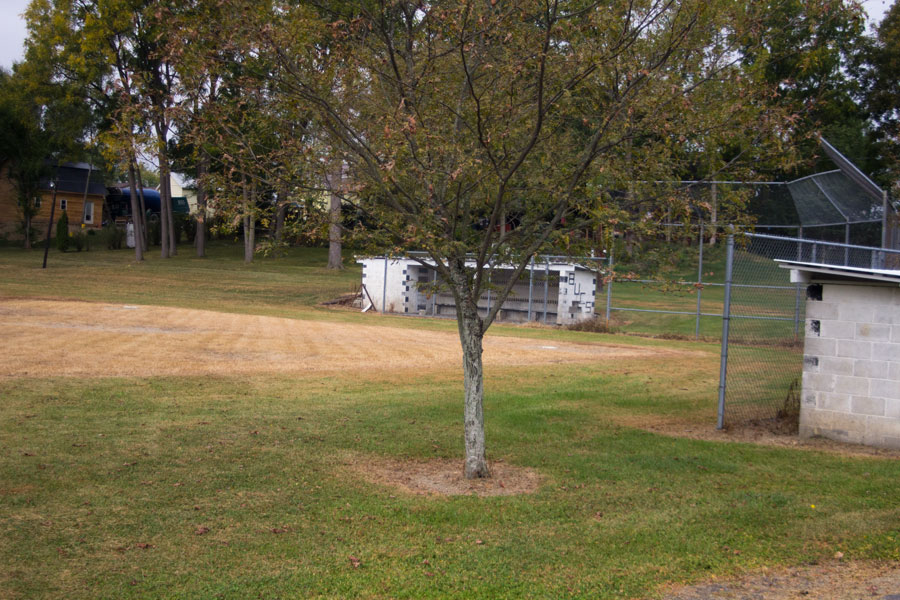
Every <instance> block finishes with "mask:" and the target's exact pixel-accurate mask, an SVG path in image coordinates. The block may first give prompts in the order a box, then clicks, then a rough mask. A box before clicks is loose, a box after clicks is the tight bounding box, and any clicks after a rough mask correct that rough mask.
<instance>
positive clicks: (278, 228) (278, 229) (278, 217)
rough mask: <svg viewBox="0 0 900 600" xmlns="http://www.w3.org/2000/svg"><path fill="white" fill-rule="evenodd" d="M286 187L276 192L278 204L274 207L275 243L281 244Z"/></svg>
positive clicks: (283, 186) (286, 204)
mask: <svg viewBox="0 0 900 600" xmlns="http://www.w3.org/2000/svg"><path fill="white" fill-rule="evenodd" d="M287 190H288V186H287V185H282V186H281V189H280V190H279V192H278V203H277V204H276V205H275V232H274V235H275V243H277V244H281V241H282V239H283V238H284V218H285V215H286V214H287V208H288V201H287V197H288V191H287Z"/></svg>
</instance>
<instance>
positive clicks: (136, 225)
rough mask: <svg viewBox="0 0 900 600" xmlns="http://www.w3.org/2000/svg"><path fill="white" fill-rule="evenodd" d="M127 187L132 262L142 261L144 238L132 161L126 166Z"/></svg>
mask: <svg viewBox="0 0 900 600" xmlns="http://www.w3.org/2000/svg"><path fill="white" fill-rule="evenodd" d="M128 185H129V186H130V187H131V226H132V228H133V229H132V232H133V234H134V260H136V261H137V262H141V261H142V260H144V238H143V235H142V234H141V215H140V210H139V209H140V206H139V203H138V195H137V191H136V190H135V189H134V187H135V177H134V161H133V160H132V161H131V162H130V163H129V164H128Z"/></svg>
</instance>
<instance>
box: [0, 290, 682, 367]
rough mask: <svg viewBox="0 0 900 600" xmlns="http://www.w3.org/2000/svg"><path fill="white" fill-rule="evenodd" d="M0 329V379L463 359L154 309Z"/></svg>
mask: <svg viewBox="0 0 900 600" xmlns="http://www.w3.org/2000/svg"><path fill="white" fill-rule="evenodd" d="M377 318H378V317H377V316H375V317H373V319H377ZM0 331H2V332H3V336H2V341H0V378H12V377H25V376H41V377H47V376H73V377H104V376H105V377H130V376H138V377H144V376H165V375H238V374H241V375H245V374H255V373H284V374H290V373H316V372H329V371H347V370H349V369H365V370H366V371H368V372H372V371H400V370H406V369H430V370H455V369H459V368H460V366H461V360H462V359H461V352H460V348H459V338H458V337H457V335H456V333H455V332H442V331H425V330H422V329H409V328H400V327H390V326H378V325H361V324H347V323H335V322H327V321H301V320H294V319H281V318H277V317H262V316H254V315H240V314H231V313H218V312H212V311H202V310H190V309H183V308H169V307H159V306H129V305H121V304H100V303H90V302H64V301H44V300H3V301H0ZM62 349H64V350H62ZM484 349H485V352H484V361H485V365H486V366H516V365H539V364H549V363H579V362H582V363H583V362H595V361H603V360H613V359H618V358H625V357H634V358H640V357H648V358H649V357H653V356H665V355H670V356H673V357H674V356H678V355H684V354H691V352H685V351H679V350H668V349H658V348H634V347H627V346H611V345H604V344H597V343H571V342H556V341H553V342H544V341H541V340H532V339H522V338H510V337H498V336H489V337H487V338H486V339H485V343H484ZM161 356H164V357H166V358H165V360H164V361H162V360H160V359H159V358H157V357H161Z"/></svg>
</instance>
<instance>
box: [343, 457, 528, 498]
mask: <svg viewBox="0 0 900 600" xmlns="http://www.w3.org/2000/svg"><path fill="white" fill-rule="evenodd" d="M348 466H349V467H350V469H351V470H352V471H354V472H356V473H357V474H358V475H360V476H362V477H363V479H365V480H366V481H369V482H370V483H375V484H378V485H384V486H388V487H392V488H396V489H398V490H400V491H402V492H405V493H407V494H416V495H420V496H421V495H435V496H482V497H483V496H515V495H518V494H530V493H532V492H534V491H536V490H537V489H538V487H539V486H540V483H541V477H540V476H539V475H538V474H537V473H536V472H535V471H533V470H532V469H527V468H524V467H517V466H515V465H509V464H506V463H504V462H502V461H499V460H498V461H494V462H492V463H491V465H490V469H491V477H489V478H485V479H466V478H465V477H464V476H463V464H462V461H460V460H451V459H433V460H429V461H413V460H397V459H384V458H371V457H370V458H359V457H358V458H356V459H354V460H352V461H350V462H349V464H348Z"/></svg>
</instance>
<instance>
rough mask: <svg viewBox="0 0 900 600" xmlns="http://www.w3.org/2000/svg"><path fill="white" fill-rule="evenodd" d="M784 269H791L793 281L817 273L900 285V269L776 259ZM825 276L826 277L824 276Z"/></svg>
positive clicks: (817, 276) (799, 280) (796, 281)
mask: <svg viewBox="0 0 900 600" xmlns="http://www.w3.org/2000/svg"><path fill="white" fill-rule="evenodd" d="M775 262H777V263H778V266H779V267H781V268H782V269H790V270H791V281H792V282H794V283H804V282H808V281H809V280H810V279H812V278H813V275H815V276H816V277H815V278H816V279H837V280H848V281H887V282H890V283H896V284H898V285H900V271H897V270H891V269H864V268H861V267H845V266H842V265H822V264H818V263H808V262H798V261H792V260H777V259H776V260H775ZM823 276H824V277H823Z"/></svg>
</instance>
